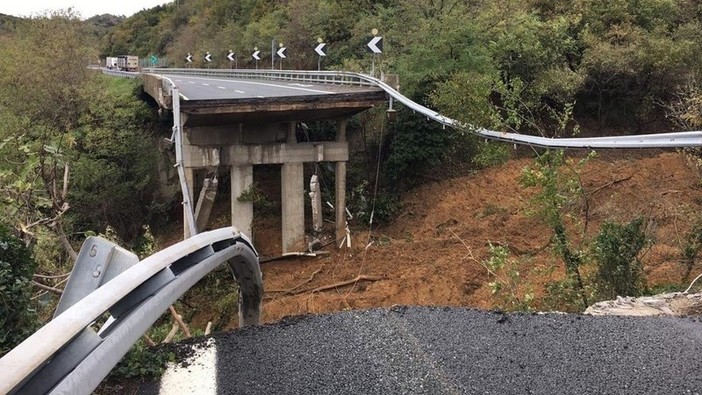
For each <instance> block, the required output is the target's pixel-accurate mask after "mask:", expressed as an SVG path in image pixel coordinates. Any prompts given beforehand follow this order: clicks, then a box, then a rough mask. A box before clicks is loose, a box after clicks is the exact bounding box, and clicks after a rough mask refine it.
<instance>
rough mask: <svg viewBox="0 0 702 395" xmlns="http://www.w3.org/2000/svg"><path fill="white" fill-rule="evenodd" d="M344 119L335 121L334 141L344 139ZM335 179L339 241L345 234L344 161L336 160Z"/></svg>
mask: <svg viewBox="0 0 702 395" xmlns="http://www.w3.org/2000/svg"><path fill="white" fill-rule="evenodd" d="M346 123H347V120H346V119H341V120H339V121H337V123H336V141H338V142H345V141H346ZM334 175H335V177H334V178H335V179H336V185H335V188H334V189H335V190H336V202H335V204H334V207H335V208H336V241H337V243H339V242H340V241H341V239H342V238H344V236H346V162H336V169H335V171H334ZM337 245H338V244H337Z"/></svg>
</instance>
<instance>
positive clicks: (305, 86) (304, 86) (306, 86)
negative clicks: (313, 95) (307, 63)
mask: <svg viewBox="0 0 702 395" xmlns="http://www.w3.org/2000/svg"><path fill="white" fill-rule="evenodd" d="M288 85H289V86H301V87H303V88H309V87H310V86H312V85H305V84H300V83H294V84H288Z"/></svg>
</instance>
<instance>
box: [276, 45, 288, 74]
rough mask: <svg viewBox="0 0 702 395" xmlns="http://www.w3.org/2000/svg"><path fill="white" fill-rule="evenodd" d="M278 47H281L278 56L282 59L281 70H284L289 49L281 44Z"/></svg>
mask: <svg viewBox="0 0 702 395" xmlns="http://www.w3.org/2000/svg"><path fill="white" fill-rule="evenodd" d="M278 45H279V46H280V49H279V50H278V52H276V53H277V54H278V57H279V58H280V69H281V70H282V69H283V59H285V58H287V56H285V51H286V50H287V48H285V47H284V46H283V43H280V44H278Z"/></svg>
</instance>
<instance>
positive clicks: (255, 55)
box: [251, 50, 261, 60]
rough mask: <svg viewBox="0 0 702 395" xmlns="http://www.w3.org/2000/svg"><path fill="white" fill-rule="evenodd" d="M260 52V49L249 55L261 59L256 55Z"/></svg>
mask: <svg viewBox="0 0 702 395" xmlns="http://www.w3.org/2000/svg"><path fill="white" fill-rule="evenodd" d="M260 53H261V51H259V50H256V52H254V53H253V55H251V56H252V57H253V58H254V59H256V60H261V58H260V57H259V56H258V54H260Z"/></svg>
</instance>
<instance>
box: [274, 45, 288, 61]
mask: <svg viewBox="0 0 702 395" xmlns="http://www.w3.org/2000/svg"><path fill="white" fill-rule="evenodd" d="M286 50H287V48H285V47H280V49H279V50H278V52H276V53H277V54H278V57H279V58H281V59H285V58H287V56H285V51H286Z"/></svg>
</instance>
